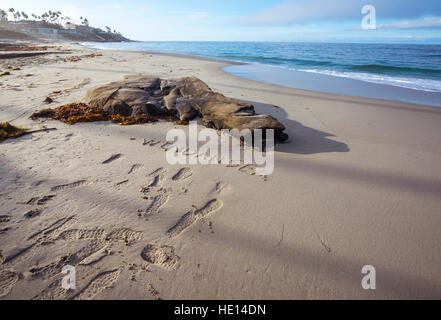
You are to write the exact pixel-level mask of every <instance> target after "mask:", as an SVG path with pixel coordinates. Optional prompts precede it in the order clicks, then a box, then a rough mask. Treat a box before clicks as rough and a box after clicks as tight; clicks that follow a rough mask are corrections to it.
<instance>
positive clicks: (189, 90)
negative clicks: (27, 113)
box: [85, 75, 288, 140]
mask: <svg viewBox="0 0 441 320" xmlns="http://www.w3.org/2000/svg"><path fill="white" fill-rule="evenodd" d="M85 102H86V103H87V104H89V105H91V106H93V107H100V108H103V109H104V110H105V111H106V112H108V113H110V114H120V115H122V116H139V115H144V114H145V115H148V116H159V115H172V116H175V117H177V118H179V119H180V120H182V121H190V120H193V119H195V118H197V117H201V118H202V123H203V124H204V125H205V126H207V127H211V128H215V129H218V130H220V129H238V130H243V129H250V130H255V129H274V132H275V137H276V138H277V139H278V140H286V139H287V138H288V136H287V135H286V134H285V133H284V132H283V131H284V130H285V127H284V126H283V125H282V124H281V123H280V122H278V121H277V120H276V119H275V118H273V117H271V116H269V115H257V114H256V112H255V110H254V107H253V106H252V105H251V104H248V103H245V102H241V101H238V100H234V99H230V98H227V97H225V96H224V95H222V94H220V93H217V92H213V91H212V90H211V89H210V88H209V87H208V86H207V85H206V84H205V83H204V82H203V81H201V80H199V79H198V78H195V77H186V78H181V79H173V80H161V79H159V78H155V77H148V76H141V75H139V76H126V77H125V78H124V80H122V81H117V82H112V83H110V84H107V85H104V86H101V87H97V88H93V89H90V90H89V91H88V92H87V94H86V98H85Z"/></svg>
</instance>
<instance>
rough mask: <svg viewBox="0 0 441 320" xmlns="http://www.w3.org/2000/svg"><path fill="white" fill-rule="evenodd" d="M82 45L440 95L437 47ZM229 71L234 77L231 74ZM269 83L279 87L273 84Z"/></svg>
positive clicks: (440, 50)
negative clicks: (234, 63) (228, 62)
mask: <svg viewBox="0 0 441 320" xmlns="http://www.w3.org/2000/svg"><path fill="white" fill-rule="evenodd" d="M86 45H88V46H93V47H96V48H100V49H122V50H143V51H152V52H164V53H179V54H191V55H198V56H204V57H210V58H217V59H223V60H231V61H237V62H245V63H248V64H252V65H253V67H254V69H255V68H256V67H258V66H264V67H266V68H268V67H272V68H274V69H273V70H284V71H285V72H286V71H287V70H288V71H289V70H291V71H298V72H305V73H309V74H320V75H325V76H328V77H334V78H335V77H337V78H346V79H354V80H358V81H363V82H366V83H375V84H383V85H389V86H394V87H401V88H407V89H414V90H419V91H426V92H436V93H441V45H413V44H356V43H350V44H345V43H335V44H334V43H275V42H129V43H102V44H101V43H100V44H96V43H95V44H90V43H88V44H86ZM228 70H229V71H230V72H232V73H234V68H230V69H228ZM242 75H243V74H242ZM331 79H332V78H331ZM256 80H258V79H256ZM273 82H275V83H277V80H275V81H273ZM282 85H283V84H282Z"/></svg>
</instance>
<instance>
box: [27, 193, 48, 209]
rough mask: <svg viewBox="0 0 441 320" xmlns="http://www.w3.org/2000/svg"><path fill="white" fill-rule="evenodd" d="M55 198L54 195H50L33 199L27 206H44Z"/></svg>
mask: <svg viewBox="0 0 441 320" xmlns="http://www.w3.org/2000/svg"><path fill="white" fill-rule="evenodd" d="M54 197H55V195H54V194H52V195H48V196H43V197H41V198H39V197H35V198H31V199H30V200H28V201H27V202H26V204H27V205H35V204H36V205H38V206H42V205H44V204H45V203H46V202H48V201H50V200H52V199H53V198H54Z"/></svg>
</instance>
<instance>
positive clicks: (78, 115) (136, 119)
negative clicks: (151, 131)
mask: <svg viewBox="0 0 441 320" xmlns="http://www.w3.org/2000/svg"><path fill="white" fill-rule="evenodd" d="M30 118H31V119H32V120H36V119H38V118H50V119H54V120H58V121H62V122H64V123H67V124H71V125H72V124H75V123H80V122H96V121H112V122H113V123H118V124H120V125H135V124H143V123H150V122H157V121H159V119H165V120H169V121H175V120H176V119H175V118H173V117H172V116H160V117H153V116H148V115H139V116H122V115H119V114H116V115H113V114H109V113H108V112H106V111H105V110H104V109H102V108H99V107H93V106H90V105H87V104H85V103H70V104H67V105H64V106H61V107H59V108H56V109H43V110H41V111H39V112H36V113H34V114H32V115H31V117H30Z"/></svg>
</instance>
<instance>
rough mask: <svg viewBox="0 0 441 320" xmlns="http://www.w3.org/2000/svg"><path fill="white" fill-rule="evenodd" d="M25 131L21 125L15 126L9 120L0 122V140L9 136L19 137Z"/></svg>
mask: <svg viewBox="0 0 441 320" xmlns="http://www.w3.org/2000/svg"><path fill="white" fill-rule="evenodd" d="M26 133H27V132H26V130H25V129H23V128H21V127H15V126H13V125H11V124H10V123H9V122H0V142H3V141H5V140H6V139H10V138H18V137H21V136H23V135H25V134H26Z"/></svg>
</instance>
